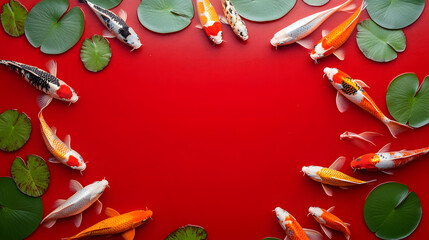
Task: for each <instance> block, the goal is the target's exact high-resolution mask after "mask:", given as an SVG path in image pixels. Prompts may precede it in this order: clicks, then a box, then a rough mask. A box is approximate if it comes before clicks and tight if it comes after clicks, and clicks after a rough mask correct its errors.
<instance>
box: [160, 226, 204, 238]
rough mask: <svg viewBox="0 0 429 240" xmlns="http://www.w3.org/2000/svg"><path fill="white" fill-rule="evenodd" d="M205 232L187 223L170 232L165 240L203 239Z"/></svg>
mask: <svg viewBox="0 0 429 240" xmlns="http://www.w3.org/2000/svg"><path fill="white" fill-rule="evenodd" d="M205 239H207V232H206V230H204V228H202V227H199V226H193V225H187V226H185V227H181V228H179V229H177V230H176V231H174V232H172V233H170V235H168V237H167V238H166V239H165V240H205Z"/></svg>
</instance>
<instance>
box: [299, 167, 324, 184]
mask: <svg viewBox="0 0 429 240" xmlns="http://www.w3.org/2000/svg"><path fill="white" fill-rule="evenodd" d="M320 170H322V167H318V166H308V167H306V166H304V167H302V172H303V173H305V174H306V175H307V176H308V177H310V178H311V179H313V180H316V181H321V180H322V179H321V178H320V176H319V174H318V172H320Z"/></svg>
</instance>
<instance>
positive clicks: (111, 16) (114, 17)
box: [94, 5, 127, 26]
mask: <svg viewBox="0 0 429 240" xmlns="http://www.w3.org/2000/svg"><path fill="white" fill-rule="evenodd" d="M94 9H96V10H97V11H99V12H100V16H101V17H102V18H103V21H104V22H106V21H105V20H104V19H109V21H115V22H117V23H118V24H119V25H121V26H127V24H126V23H125V21H124V20H123V19H122V18H120V17H118V16H117V15H115V14H114V13H112V12H111V11H109V10H106V9H104V8H102V7H100V6H97V5H94Z"/></svg>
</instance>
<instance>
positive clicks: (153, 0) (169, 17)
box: [137, 0, 194, 33]
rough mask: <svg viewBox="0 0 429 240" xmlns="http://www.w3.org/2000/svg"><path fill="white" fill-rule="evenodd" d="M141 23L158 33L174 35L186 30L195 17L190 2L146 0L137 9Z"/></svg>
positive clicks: (186, 0) (181, 0)
mask: <svg viewBox="0 0 429 240" xmlns="http://www.w3.org/2000/svg"><path fill="white" fill-rule="evenodd" d="M137 15H138V17H139V21H140V23H141V24H142V25H143V26H144V27H146V28H147V29H149V30H151V31H153V32H157V33H172V32H177V31H180V30H182V29H184V28H186V27H187V26H188V25H189V24H190V23H191V19H192V18H193V17H194V6H193V5H192V1H189V0H144V1H142V2H141V3H140V5H139V7H138V8H137Z"/></svg>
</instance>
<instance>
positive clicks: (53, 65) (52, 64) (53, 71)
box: [46, 59, 57, 77]
mask: <svg viewBox="0 0 429 240" xmlns="http://www.w3.org/2000/svg"><path fill="white" fill-rule="evenodd" d="M46 67H47V68H48V71H49V72H50V73H51V74H52V75H53V76H54V77H56V76H57V62H56V61H55V60H54V59H51V60H49V62H47V63H46Z"/></svg>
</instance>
